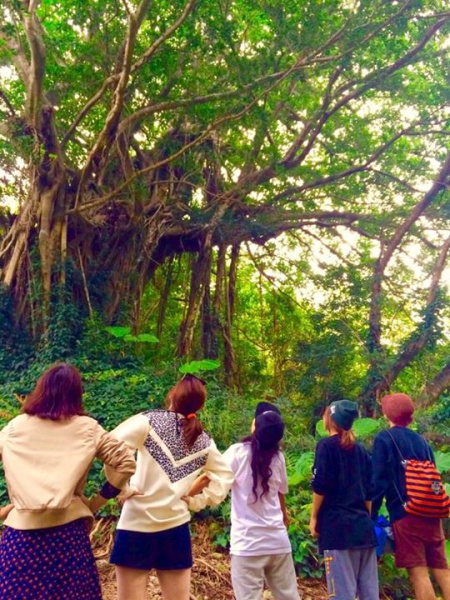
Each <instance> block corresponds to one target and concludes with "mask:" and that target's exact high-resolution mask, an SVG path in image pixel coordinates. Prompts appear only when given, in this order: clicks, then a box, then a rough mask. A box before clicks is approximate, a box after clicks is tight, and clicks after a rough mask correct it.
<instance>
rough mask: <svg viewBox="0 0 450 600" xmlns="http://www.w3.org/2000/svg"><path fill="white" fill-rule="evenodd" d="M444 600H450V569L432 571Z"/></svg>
mask: <svg viewBox="0 0 450 600" xmlns="http://www.w3.org/2000/svg"><path fill="white" fill-rule="evenodd" d="M432 572H433V575H434V577H435V579H436V581H437V584H438V586H439V587H440V589H441V593H442V596H443V597H444V600H450V569H432Z"/></svg>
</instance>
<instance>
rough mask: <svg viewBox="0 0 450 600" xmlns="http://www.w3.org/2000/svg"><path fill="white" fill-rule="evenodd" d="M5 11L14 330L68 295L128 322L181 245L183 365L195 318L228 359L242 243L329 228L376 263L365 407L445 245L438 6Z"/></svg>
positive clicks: (275, 1) (426, 303)
mask: <svg viewBox="0 0 450 600" xmlns="http://www.w3.org/2000/svg"><path fill="white" fill-rule="evenodd" d="M0 14H1V24H0V65H1V66H0V78H1V85H0V117H1V123H0V180H1V182H2V191H1V194H2V202H3V208H2V209H1V213H0V215H1V216H0V219H1V220H0V274H1V281H2V282H3V284H4V285H5V286H6V287H7V288H9V289H10V291H11V294H12V296H13V298H14V302H15V306H16V314H17V318H18V319H19V320H21V321H22V322H23V323H25V324H29V323H30V322H31V321H32V322H33V323H35V324H36V323H43V324H44V325H43V326H45V319H46V317H47V316H48V312H49V306H50V303H51V298H52V293H53V291H54V290H55V289H56V288H58V289H60V288H61V287H67V286H69V287H70V293H71V296H72V299H73V302H75V303H77V304H78V305H79V306H80V307H82V308H83V310H84V311H85V312H86V313H89V312H92V311H94V310H101V311H102V313H103V314H104V315H105V318H106V320H107V321H109V322H114V319H115V318H116V316H117V314H118V312H119V311H120V310H121V309H122V308H123V306H127V307H129V311H130V321H131V322H133V325H134V327H135V328H137V329H138V328H139V318H140V317H139V308H140V300H141V298H142V294H143V291H144V289H145V286H146V284H147V282H148V281H149V280H150V279H151V278H152V276H153V274H154V273H155V270H156V269H158V268H159V267H160V266H161V265H163V264H164V263H165V262H166V261H168V260H170V259H171V257H173V256H175V255H177V254H181V253H192V254H193V256H195V260H194V261H192V274H191V286H190V295H189V301H188V306H187V310H186V311H185V314H184V317H183V320H182V322H181V325H180V337H179V341H178V353H179V355H188V354H189V352H190V350H191V346H192V339H193V333H194V329H195V327H196V325H197V323H198V319H199V315H200V314H201V315H202V319H203V327H204V335H203V340H204V347H205V352H206V353H207V348H208V347H209V346H208V336H209V337H211V336H214V335H217V332H218V329H220V331H221V334H223V335H224V338H225V345H228V357H229V359H230V360H231V358H232V348H231V339H230V331H229V329H230V327H231V325H232V315H231V317H230V310H231V312H232V308H233V282H234V281H235V271H236V265H237V263H238V257H239V252H240V249H241V247H242V245H243V244H244V243H246V242H250V243H252V244H258V245H263V244H265V243H266V242H267V241H268V240H271V239H273V238H275V237H277V236H279V235H280V234H285V235H291V234H290V233H289V232H294V233H295V235H296V236H297V237H298V236H300V237H301V238H302V239H306V238H307V237H308V236H310V235H313V236H315V237H316V238H319V239H320V238H322V239H325V238H327V239H329V240H331V242H332V240H333V236H334V235H339V236H342V235H343V236H344V238H346V239H347V241H349V243H350V242H351V243H352V244H353V245H354V246H355V247H357V246H358V245H359V246H360V248H365V252H366V257H367V256H369V257H370V260H371V262H370V264H371V272H372V273H371V276H370V279H371V282H370V285H369V293H368V302H367V305H368V310H367V324H368V325H367V332H368V333H367V341H366V347H367V352H368V356H369V360H368V377H367V389H366V390H365V391H364V397H365V399H366V400H365V401H366V402H367V406H368V407H369V406H370V403H371V402H372V399H373V398H374V397H375V396H376V395H377V394H378V393H380V392H381V391H383V390H385V389H388V388H389V386H390V384H391V383H392V381H394V380H395V378H396V376H397V375H398V373H399V372H400V371H401V370H402V369H404V368H405V366H407V365H408V364H409V363H410V362H411V361H412V360H413V359H414V358H415V357H416V356H417V354H418V353H419V352H420V350H421V349H422V348H423V347H424V346H425V345H426V343H427V340H428V337H427V336H428V335H429V330H430V327H428V328H427V323H429V322H430V320H432V317H433V311H434V310H435V306H436V305H437V303H436V298H437V297H438V296H439V288H440V281H441V276H442V273H443V271H444V266H445V263H446V259H447V254H448V250H449V247H450V238H449V237H448V225H447V216H448V212H449V207H450V205H449V197H448V193H447V191H446V190H447V186H448V182H449V173H450V155H449V153H448V139H449V137H448V135H449V132H450V130H449V118H450V110H449V99H450V91H449V79H448V74H449V72H450V70H449V67H450V62H449V48H450V42H449V40H450V12H449V10H448V6H447V2H446V0H442V1H441V0H401V1H392V2H391V1H389V2H386V1H385V0H324V1H320V0H301V1H300V0H299V1H297V2H290V3H286V2H284V1H281V0H270V1H267V0H170V1H168V0H141V1H140V2H138V1H137V0H102V1H101V2H99V1H97V0H91V1H89V2H88V1H85V2H80V1H74V0H42V1H40V0H4V2H3V3H2V5H1V8H0ZM11 203H13V204H14V206H17V208H8V206H11ZM0 206H1V205H0ZM331 242H330V243H331ZM411 243H413V244H415V245H416V246H417V245H418V246H419V247H421V248H422V249H423V250H424V251H426V252H427V257H428V258H427V261H428V262H427V265H428V271H427V272H426V278H425V280H424V283H423V285H422V287H421V290H420V291H419V293H418V295H417V302H418V303H419V304H420V305H421V307H422V312H421V314H422V316H423V318H422V319H421V320H419V322H418V324H417V331H415V332H413V333H414V335H411V336H410V338H408V339H406V340H405V343H404V344H403V346H402V348H401V350H400V351H399V353H398V355H397V356H396V357H394V358H395V359H394V360H391V361H386V360H383V359H382V357H383V351H384V348H383V338H382V324H383V319H382V314H383V298H384V294H385V293H386V286H387V285H388V284H389V285H390V286H395V281H392V279H393V277H392V270H393V265H394V264H395V260H396V259H397V258H398V256H399V255H401V253H402V251H404V250H405V249H406V248H407V247H408V245H409V244H411ZM253 247H254V246H253ZM368 248H369V249H368ZM412 270H414V269H412ZM394 279H395V277H394ZM225 285H226V288H227V289H226V290H225ZM419 287H420V286H419ZM30 290H38V292H35V293H33V294H31V293H30ZM225 291H226V293H225ZM224 293H225V295H226V298H227V310H228V315H229V318H228V320H227V323H226V324H225V325H224V324H222V325H221V324H220V323H218V320H217V319H216V318H215V317H217V311H218V310H219V307H220V303H221V302H222V299H221V298H223V295H224ZM31 317H32V318H31ZM230 357H231V358H230ZM449 372H450V367H447V368H446V369H444V370H443V371H441V372H439V373H436V374H435V378H434V379H433V381H430V382H429V385H430V386H431V387H430V390H431V388H432V387H433V386H434V388H433V394H435V395H436V394H437V393H439V392H440V391H441V390H442V389H443V388H445V387H446V386H447V385H448V381H449ZM430 393H431V391H430Z"/></svg>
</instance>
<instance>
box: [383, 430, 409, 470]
mask: <svg viewBox="0 0 450 600" xmlns="http://www.w3.org/2000/svg"><path fill="white" fill-rule="evenodd" d="M386 433H387V434H388V436H389V437H390V438H391V440H392V442H393V443H394V446H395V447H396V448H397V452H398V454H399V456H400V458H401V460H402V463H404V462H406V461H405V459H404V458H403V455H402V453H401V452H400V448H399V447H398V445H397V442H396V441H395V438H394V436H393V435H392V433H391V432H390V431H389V429H388V430H387V432H386Z"/></svg>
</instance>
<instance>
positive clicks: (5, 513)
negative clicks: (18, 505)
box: [0, 504, 14, 521]
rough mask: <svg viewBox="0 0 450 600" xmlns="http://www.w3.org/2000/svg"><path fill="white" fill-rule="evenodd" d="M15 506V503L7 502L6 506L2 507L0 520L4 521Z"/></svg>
mask: <svg viewBox="0 0 450 600" xmlns="http://www.w3.org/2000/svg"><path fill="white" fill-rule="evenodd" d="M13 508H14V504H6V506H1V507H0V521H4V520H5V519H6V517H7V516H8V515H9V513H10V512H11V511H12V509H13Z"/></svg>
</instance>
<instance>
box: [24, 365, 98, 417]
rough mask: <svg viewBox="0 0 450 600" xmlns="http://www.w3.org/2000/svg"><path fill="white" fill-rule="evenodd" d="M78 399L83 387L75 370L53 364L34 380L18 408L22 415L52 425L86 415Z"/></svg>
mask: <svg viewBox="0 0 450 600" xmlns="http://www.w3.org/2000/svg"><path fill="white" fill-rule="evenodd" d="M82 397H83V384H82V382H81V375H80V373H79V371H78V369H76V368H75V367H74V366H72V365H69V364H66V363H57V364H56V365H53V366H52V367H50V368H49V369H47V370H46V371H45V373H44V374H43V375H41V377H40V378H39V379H38V381H37V383H36V387H35V388H34V390H33V391H32V392H31V394H30V395H29V396H28V397H27V399H26V400H25V402H24V404H23V406H22V412H23V413H26V414H27V415H35V416H37V417H40V418H41V419H51V420H52V421H59V420H62V419H69V418H70V417H73V416H75V415H85V414H86V413H85V411H84V408H83V398H82Z"/></svg>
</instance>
